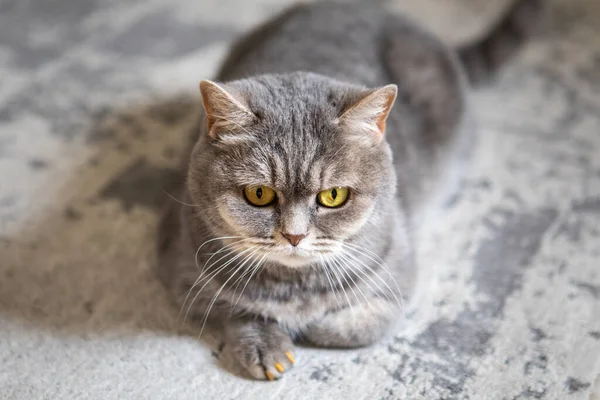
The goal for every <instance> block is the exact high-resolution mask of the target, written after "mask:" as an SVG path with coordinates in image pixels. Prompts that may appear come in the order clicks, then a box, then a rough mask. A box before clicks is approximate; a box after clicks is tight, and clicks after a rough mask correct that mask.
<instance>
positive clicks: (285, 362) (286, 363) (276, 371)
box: [264, 351, 295, 381]
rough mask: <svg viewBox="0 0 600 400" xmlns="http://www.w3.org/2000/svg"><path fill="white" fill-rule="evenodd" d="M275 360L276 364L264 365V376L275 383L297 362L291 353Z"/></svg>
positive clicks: (288, 352) (286, 353) (279, 356)
mask: <svg viewBox="0 0 600 400" xmlns="http://www.w3.org/2000/svg"><path fill="white" fill-rule="evenodd" d="M273 360H274V361H275V362H273V363H270V364H267V363H265V364H264V375H265V376H266V378H267V380H269V381H274V380H277V379H279V378H281V377H282V376H283V374H284V372H285V371H288V370H289V369H291V368H292V366H293V365H294V362H295V361H294V356H293V355H292V352H290V351H286V352H285V353H283V354H279V355H278V356H276V357H274V358H273Z"/></svg>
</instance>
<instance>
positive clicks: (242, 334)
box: [222, 318, 294, 380]
mask: <svg viewBox="0 0 600 400" xmlns="http://www.w3.org/2000/svg"><path fill="white" fill-rule="evenodd" d="M222 326H223V331H224V333H225V348H224V351H229V352H230V354H232V355H233V357H234V358H235V359H236V360H237V361H238V362H239V363H240V364H241V365H242V367H244V369H245V370H246V371H247V372H248V373H249V374H250V375H251V376H252V377H254V378H256V379H268V380H274V379H278V378H280V377H281V376H282V374H283V373H284V372H285V371H287V370H289V369H290V368H291V367H292V365H293V364H294V354H293V350H294V345H293V344H292V340H291V339H290V337H289V335H288V334H286V333H285V332H283V331H282V330H281V328H280V327H279V325H278V324H277V323H276V322H272V321H267V322H264V321H261V320H256V319H250V318H248V319H231V320H227V321H223V322H222Z"/></svg>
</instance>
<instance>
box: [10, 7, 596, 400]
mask: <svg viewBox="0 0 600 400" xmlns="http://www.w3.org/2000/svg"><path fill="white" fill-rule="evenodd" d="M284 3H285V2H284V1H282V0H258V1H250V0H220V1H213V0H211V1H208V0H199V1H198V0H197V1H191V0H170V1H168V0H150V1H148V0H143V1H142V0H102V1H101V0H86V1H76V0H44V1H33V0H4V1H1V2H0V398H1V399H28V400H29V399H31V400H37V399H117V398H120V399H126V398H131V399H203V400H204V399H219V400H224V399H239V398H244V399H246V398H247V399H290V400H291V399H340V398H343V399H498V400H501V399H507V400H513V399H561V400H562V399H567V400H571V399H573V400H575V399H581V400H583V399H585V400H589V399H596V400H598V399H599V398H600V378H599V376H600V266H599V265H598V264H599V255H600V22H599V21H600V1H598V0H555V1H551V7H550V10H549V13H548V15H547V16H546V17H545V20H544V24H543V29H542V32H541V33H540V35H539V36H538V37H537V38H536V39H535V40H534V41H533V42H532V43H531V45H530V46H528V47H527V48H526V49H525V50H524V52H523V53H522V54H521V55H520V56H519V58H518V59H517V60H515V61H514V62H513V63H512V64H511V65H510V66H509V67H508V68H507V69H505V71H504V72H503V73H502V75H501V76H500V77H499V78H498V80H497V81H496V82H494V83H493V84H492V85H491V86H490V87H489V88H486V89H483V90H479V91H478V92H476V93H474V95H473V102H474V105H475V107H476V109H477V115H478V118H479V124H480V127H481V128H480V136H481V140H480V143H479V146H478V149H477V158H476V160H475V162H474V165H473V168H472V170H471V171H470V174H469V177H468V179H467V181H466V183H465V186H464V190H463V191H462V193H461V195H460V196H458V197H456V198H455V199H454V201H453V202H452V204H451V205H450V206H449V207H448V209H447V210H446V212H445V213H444V214H443V215H442V216H441V217H440V218H439V219H437V221H436V222H437V223H436V224H435V226H431V227H430V229H429V230H428V232H427V234H426V235H424V241H423V246H422V249H421V255H420V263H421V265H422V266H423V268H424V271H426V273H425V274H424V276H425V277H426V279H425V280H424V285H426V287H427V290H425V292H424V293H425V295H424V296H423V298H422V299H421V304H422V306H421V307H420V308H419V310H418V311H417V312H416V313H414V314H411V315H410V318H409V321H408V322H409V324H408V327H407V328H406V329H405V330H403V331H401V332H398V333H397V334H396V335H395V336H394V338H393V339H391V340H389V341H387V342H383V343H381V344H379V345H376V346H374V347H372V348H369V349H362V350H357V351H337V350H336V351H333V350H332V351H325V350H315V349H302V348H301V349H299V350H298V351H297V359H298V362H297V365H296V367H295V368H294V370H293V371H292V372H290V373H289V374H287V375H286V376H285V378H284V379H282V380H280V381H278V382H274V383H267V382H254V381H250V380H246V379H243V378H241V377H238V376H237V375H236V374H235V373H232V372H229V369H227V368H226V366H227V360H226V359H223V358H224V357H223V355H222V354H220V353H219V341H218V338H214V337H212V338H211V337H210V336H209V337H207V338H205V339H201V340H197V337H196V336H197V334H198V331H199V328H198V327H197V326H194V325H191V324H186V325H182V324H181V323H180V321H178V320H177V312H178V309H177V307H175V306H174V305H173V304H172V303H171V302H170V300H169V298H168V296H167V295H166V293H165V292H164V290H163V289H162V287H161V286H160V285H159V283H158V282H157V280H156V279H155V277H154V275H153V273H152V267H153V262H154V260H153V254H152V248H153V240H154V225H155V222H156V216H157V215H156V210H157V207H158V205H159V204H160V203H161V202H162V201H164V200H165V199H166V198H167V197H166V196H165V194H164V192H165V191H168V190H169V187H170V184H171V183H172V182H173V180H178V179H180V178H181V177H180V176H179V175H178V173H177V172H176V170H175V169H174V166H175V165H176V164H177V157H178V155H179V154H180V151H181V149H182V145H183V143H184V140H183V139H184V137H185V135H186V134H187V132H188V130H189V129H190V127H191V126H192V125H193V122H194V119H195V116H196V112H197V110H198V104H197V93H196V88H197V82H198V81H199V80H200V79H202V78H210V77H212V74H213V73H214V71H215V67H216V65H217V62H218V59H219V58H220V57H221V56H222V55H223V53H224V51H225V49H226V46H227V44H228V42H229V41H230V40H231V39H232V38H233V37H234V36H235V35H236V34H238V33H239V32H241V31H243V30H244V29H246V28H247V27H249V26H251V25H253V24H255V23H257V22H258V21H260V20H262V19H264V18H266V17H267V15H269V14H270V13H273V12H275V11H276V10H278V9H280V8H281V7H283V6H284V5H285V4H284ZM501 6H502V1H501V0H498V1H493V2H492V1H489V0H470V1H468V2H467V1H465V0H462V1H458V0H455V1H452V2H449V1H447V0H428V1H420V0H404V1H398V7H399V8H401V9H406V10H407V11H408V12H410V13H411V14H414V15H415V16H418V17H419V18H421V19H423V20H424V21H425V22H426V23H428V24H429V25H431V26H432V27H434V28H435V29H436V30H438V31H439V32H446V33H447V35H448V36H447V37H448V38H453V39H457V40H458V39H460V38H461V37H463V38H464V37H465V36H466V35H468V34H470V33H473V32H476V31H477V30H478V29H481V28H482V27H485V26H486V24H489V21H491V19H493V16H494V14H495V13H496V11H497V10H498V9H499V8H500V7H501ZM181 93H183V94H181ZM594 388H595V389H594ZM594 391H595V392H596V394H595V395H594Z"/></svg>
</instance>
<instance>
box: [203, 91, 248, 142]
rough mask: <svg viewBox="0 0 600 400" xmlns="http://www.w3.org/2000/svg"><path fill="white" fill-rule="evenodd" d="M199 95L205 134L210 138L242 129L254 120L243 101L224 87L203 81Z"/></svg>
mask: <svg viewBox="0 0 600 400" xmlns="http://www.w3.org/2000/svg"><path fill="white" fill-rule="evenodd" d="M200 94H201V95H202V104H203V105H204V111H205V112H206V122H207V132H208V135H209V136H211V137H212V138H216V137H217V136H218V133H219V132H222V131H233V130H236V129H243V128H244V127H245V126H247V125H249V124H251V123H252V122H253V121H254V120H255V118H256V116H255V115H254V114H253V113H252V111H250V109H248V107H247V106H246V105H245V104H244V102H243V99H241V98H239V96H236V94H235V92H234V91H232V90H231V89H229V90H228V89H226V88H225V86H224V85H219V84H216V83H214V82H211V81H208V80H203V81H201V82H200Z"/></svg>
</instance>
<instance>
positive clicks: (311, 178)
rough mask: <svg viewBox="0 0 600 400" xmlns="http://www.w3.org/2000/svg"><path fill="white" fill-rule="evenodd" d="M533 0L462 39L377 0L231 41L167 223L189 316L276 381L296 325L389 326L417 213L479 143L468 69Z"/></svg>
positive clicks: (515, 34)
mask: <svg viewBox="0 0 600 400" xmlns="http://www.w3.org/2000/svg"><path fill="white" fill-rule="evenodd" d="M540 3H541V1H540V0H522V1H518V2H516V3H515V4H514V5H513V6H512V7H511V8H510V9H509V11H508V12H507V13H506V15H505V16H504V17H503V18H502V19H501V20H500V21H499V23H498V24H497V25H496V26H495V28H494V29H492V30H491V33H490V34H489V35H488V36H486V37H485V38H483V39H481V40H478V41H476V42H475V43H472V44H471V45H468V46H464V47H461V48H458V49H453V48H448V47H447V46H445V45H444V44H442V42H441V41H440V40H439V39H437V38H436V37H434V36H433V35H432V34H430V33H428V32H426V31H425V30H423V29H422V28H421V27H419V26H417V25H415V24H414V23H412V22H410V21H408V20H406V19H404V18H402V17H400V16H397V15H393V14H391V13H389V12H387V11H386V9H385V7H384V5H383V4H381V3H380V2H362V3H357V4H345V5H342V4H336V3H333V2H322V3H316V4H307V5H298V6H295V7H293V8H291V9H289V10H288V11H286V12H284V13H283V14H281V15H279V16H278V17H276V18H275V19H273V20H272V21H270V22H268V23H266V24H265V25H263V26H261V27H259V28H257V29H256V30H255V31H254V32H252V33H251V34H249V35H248V36H246V37H244V38H243V39H242V40H241V41H239V42H238V43H237V44H235V45H234V46H233V49H232V51H231V52H230V54H229V56H228V58H227V59H226V60H225V62H224V65H223V67H222V68H221V71H220V73H219V75H218V77H217V82H219V83H215V82H211V81H202V82H201V83H200V90H201V94H202V101H203V105H204V113H203V121H202V123H201V128H200V132H199V135H198V136H197V137H196V138H194V141H195V144H194V145H193V149H192V150H191V154H190V155H189V158H188V159H187V160H186V168H187V171H188V173H187V181H186V184H185V185H184V187H182V188H181V192H180V193H178V195H177V196H178V199H180V200H181V203H178V202H171V203H170V204H169V205H168V207H167V210H166V213H165V215H164V216H163V218H162V220H161V223H160V226H159V231H158V236H159V238H158V258H159V275H160V277H161V279H162V280H163V281H164V283H165V285H166V286H167V287H168V288H169V289H170V290H171V291H172V292H173V293H174V294H175V295H176V296H177V299H178V301H179V303H180V305H181V308H182V312H183V313H184V314H185V316H186V317H187V316H188V315H189V316H190V317H192V316H193V317H196V318H199V319H200V321H201V322H202V324H203V327H204V324H206V323H207V321H208V322H209V323H211V324H215V325H216V326H217V327H218V329H220V332H222V338H223V341H224V343H225V346H226V348H227V349H228V350H229V351H230V352H231V354H233V355H234V356H235V358H236V359H237V361H239V363H240V364H241V365H242V366H243V368H244V369H245V370H246V371H247V372H248V373H249V374H250V375H251V376H252V377H254V378H258V379H269V380H272V379H277V378H279V377H281V376H282V374H283V373H284V371H286V370H288V369H289V368H290V367H291V365H292V364H294V354H293V341H304V342H308V343H311V344H313V345H317V346H327V347H341V348H352V347H358V346H365V345H369V344H372V343H373V342H375V341H377V340H378V339H380V338H382V337H383V336H384V335H385V334H386V333H387V332H390V330H391V327H392V326H393V324H394V322H395V321H398V320H400V319H401V318H400V316H401V314H402V310H403V307H404V305H405V304H406V302H407V301H408V300H409V299H410V298H411V295H412V294H413V293H414V292H415V286H416V278H417V274H418V269H417V267H416V266H415V263H414V260H413V237H414V235H413V232H414V229H415V228H418V225H419V221H420V216H421V215H423V214H424V211H427V210H428V209H430V208H433V207H434V206H435V205H436V204H439V202H440V201H441V200H443V199H444V196H446V195H447V194H448V193H450V191H451V190H453V188H455V183H456V181H457V177H458V176H459V171H460V168H461V165H463V164H464V160H465V159H466V158H467V157H466V156H467V153H468V152H467V151H466V150H467V149H468V148H469V147H470V145H471V144H472V143H473V136H472V129H470V128H469V126H470V124H469V110H468V108H467V103H466V100H465V94H466V90H467V80H470V81H471V82H481V81H484V80H485V79H486V78H488V77H489V76H491V74H492V73H493V72H494V70H495V69H496V68H497V67H498V66H499V65H500V64H501V63H503V62H504V61H505V60H507V59H508V58H509V57H510V56H511V55H512V54H514V53H515V52H516V50H517V49H518V47H519V45H520V44H521V43H522V42H523V41H524V39H526V37H527V36H529V34H530V32H531V28H532V27H533V25H534V24H533V22H534V21H535V19H536V16H537V14H538V13H539V12H538V11H539V8H540ZM177 196H176V197H177Z"/></svg>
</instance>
